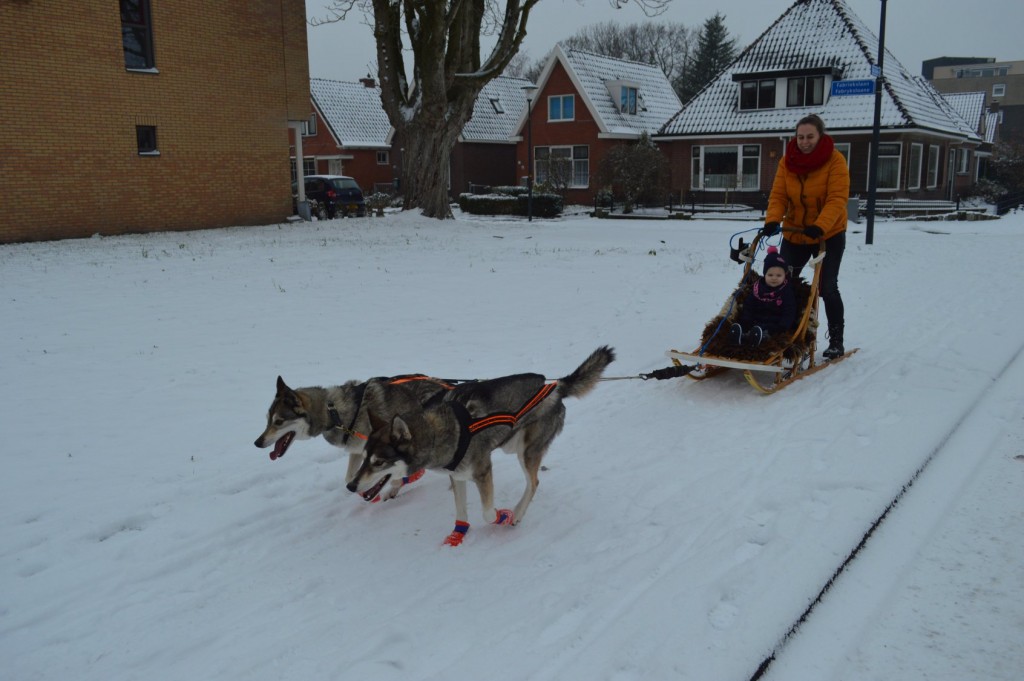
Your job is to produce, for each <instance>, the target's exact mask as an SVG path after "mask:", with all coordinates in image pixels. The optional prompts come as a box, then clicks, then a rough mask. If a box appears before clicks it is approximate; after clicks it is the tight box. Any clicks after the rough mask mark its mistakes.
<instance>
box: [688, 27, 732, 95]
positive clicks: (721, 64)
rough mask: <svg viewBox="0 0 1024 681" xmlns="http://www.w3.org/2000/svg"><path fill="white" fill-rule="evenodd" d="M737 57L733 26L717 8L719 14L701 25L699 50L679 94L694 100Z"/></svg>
mask: <svg viewBox="0 0 1024 681" xmlns="http://www.w3.org/2000/svg"><path fill="white" fill-rule="evenodd" d="M735 58H736V39H735V38H730V37H729V29H727V28H726V27H725V16H724V15H723V14H722V13H721V12H716V13H715V16H713V17H711V18H710V19H708V20H707V21H705V22H704V26H703V27H701V29H700V34H699V35H698V36H697V50H696V51H695V53H694V55H693V59H692V60H691V61H690V63H689V64H687V68H686V70H685V71H684V72H683V76H682V79H681V82H680V84H679V86H678V87H677V88H676V91H677V92H678V93H679V98H680V99H681V100H683V103H684V104H685V103H686V102H688V101H690V99H692V98H693V96H694V95H695V94H697V93H698V92H700V91H701V89H702V88H703V87H704V86H705V85H707V84H708V83H710V82H711V81H712V80H714V78H715V76H717V75H718V74H719V73H721V72H722V69H724V68H725V67H726V66H728V65H729V64H730V63H732V60H733V59H735Z"/></svg>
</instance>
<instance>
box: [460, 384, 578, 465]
mask: <svg viewBox="0 0 1024 681" xmlns="http://www.w3.org/2000/svg"><path fill="white" fill-rule="evenodd" d="M557 385H558V381H552V382H551V383H545V384H544V385H543V386H541V388H540V390H538V391H537V394H536V395H534V396H533V397H531V398H530V399H529V400H527V401H526V403H525V404H523V406H522V407H520V408H519V411H517V412H515V413H512V412H507V411H501V412H496V413H494V414H489V415H488V416H481V417H480V418H478V419H476V420H474V419H473V417H472V416H471V415H470V413H469V410H468V409H466V405H464V404H462V403H461V402H458V401H455V400H452V401H451V402H449V403H448V404H449V405H451V408H452V411H453V412H455V418H456V419H457V420H458V422H459V442H458V445H456V447H455V456H453V457H452V460H451V461H450V462H449V463H448V465H447V466H445V469H447V470H449V471H454V470H455V469H456V468H458V467H459V464H460V463H462V459H463V458H464V457H465V456H466V451H467V450H468V449H469V441H470V440H471V439H472V438H473V436H474V435H476V434H477V433H479V432H480V431H481V430H483V429H485V428H490V427H491V426H510V427H515V425H516V423H517V422H518V421H519V419H521V418H523V416H525V415H526V414H527V413H529V412H530V410H532V409H533V408H534V407H536V406H537V405H538V404H540V403H541V401H542V400H543V399H544V398H545V397H547V396H548V395H550V394H551V391H552V390H554V389H555V387H556V386H557Z"/></svg>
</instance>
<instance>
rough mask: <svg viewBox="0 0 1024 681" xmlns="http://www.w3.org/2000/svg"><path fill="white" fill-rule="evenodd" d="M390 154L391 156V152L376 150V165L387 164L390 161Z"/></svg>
mask: <svg viewBox="0 0 1024 681" xmlns="http://www.w3.org/2000/svg"><path fill="white" fill-rule="evenodd" d="M390 156H391V154H390V153H389V152H387V151H378V152H377V165H379V166H386V165H387V164H389V163H391V160H390Z"/></svg>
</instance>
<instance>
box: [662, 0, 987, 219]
mask: <svg viewBox="0 0 1024 681" xmlns="http://www.w3.org/2000/svg"><path fill="white" fill-rule="evenodd" d="M877 54H878V40H877V38H876V37H875V35H874V34H873V33H872V32H871V29H870V28H868V27H867V26H866V25H865V24H864V22H862V21H861V20H860V19H859V18H858V17H857V16H856V15H854V13H853V12H852V11H851V10H850V8H849V7H848V6H847V5H846V3H845V2H843V1H842V0H797V2H795V3H793V5H792V6H790V8H789V9H788V10H786V12H785V13H784V14H783V15H782V16H781V17H779V18H778V19H777V20H776V21H775V23H773V24H772V25H771V26H770V27H768V29H767V30H766V31H765V32H764V33H763V34H761V36H760V37H759V38H757V40H755V41H754V42H753V43H752V44H751V45H750V46H749V47H747V48H746V49H745V50H743V52H741V53H740V55H739V56H738V57H737V58H736V59H735V60H734V61H733V62H732V64H730V65H729V66H728V67H726V69H725V70H724V71H723V72H722V73H721V74H720V75H719V76H718V77H717V78H716V79H715V80H713V81H712V82H711V83H709V84H708V85H707V86H706V87H705V88H704V89H703V90H702V91H700V92H699V93H698V94H697V95H696V96H694V98H693V99H692V100H690V101H689V102H687V103H686V105H685V106H684V107H683V108H682V110H680V111H679V112H678V113H677V114H676V115H675V116H674V117H672V118H671V120H669V121H668V122H667V123H666V124H665V126H664V127H663V128H662V129H661V131H660V132H659V134H658V135H656V136H655V140H656V141H658V142H659V144H660V145H661V146H662V149H667V150H668V152H669V154H670V159H671V166H672V173H673V178H672V182H673V189H675V190H676V191H679V192H681V193H683V194H687V193H690V192H695V193H698V194H700V195H701V197H702V199H703V200H704V201H707V202H710V201H712V200H713V198H714V197H716V196H718V197H724V196H725V195H726V193H728V195H729V197H730V202H733V201H736V202H742V203H748V204H750V205H759V204H761V203H762V202H763V200H764V195H765V194H767V192H769V191H770V189H771V185H772V181H773V179H774V177H775V170H776V168H777V167H778V163H779V159H780V157H781V155H782V154H783V152H784V149H785V145H786V142H787V141H788V139H789V137H790V136H791V135H792V134H793V129H794V127H795V125H796V122H797V121H798V120H799V119H800V118H801V117H803V116H805V115H807V114H810V113H816V114H819V115H821V117H822V118H823V119H824V120H825V123H826V125H827V126H828V129H829V133H830V134H831V135H832V137H833V138H834V140H835V143H836V148H837V149H839V151H841V152H842V153H843V154H844V155H845V156H846V159H847V163H848V165H849V167H850V178H851V188H850V193H851V196H855V195H860V196H862V197H866V196H867V192H868V162H869V158H870V144H871V132H872V127H873V119H874V99H875V98H874V77H873V75H872V68H873V67H874V66H875V65H876V57H877ZM881 77H882V84H883V97H882V112H881V140H880V143H879V149H878V152H879V153H878V183H877V188H878V197H879V199H881V200H888V199H894V198H913V199H918V200H921V199H925V200H934V199H946V200H949V199H953V198H955V196H956V194H957V192H958V191H959V190H960V188H961V187H962V186H964V184H965V183H966V182H967V179H968V178H969V177H973V174H972V173H973V171H972V170H971V169H972V168H974V167H975V165H974V164H976V163H977V157H976V153H975V152H976V150H977V148H978V147H979V146H980V145H981V143H982V139H981V137H980V136H979V135H978V133H977V123H976V122H975V123H974V124H969V123H967V122H965V121H964V120H963V118H962V117H961V116H960V115H959V114H957V113H956V111H954V110H953V108H952V107H951V106H950V105H949V104H948V103H947V102H946V100H944V99H943V98H942V96H941V95H939V93H938V92H936V91H935V89H934V88H932V87H931V86H930V85H929V84H928V83H927V81H925V80H924V79H923V78H921V77H918V76H913V75H911V74H910V73H909V72H908V71H907V70H906V69H905V68H904V67H903V66H902V65H900V63H899V62H898V61H897V60H896V58H895V57H893V55H892V54H890V53H888V52H887V53H886V55H885V62H884V73H883V74H882V76H881ZM864 86H867V87H866V88H865V87H864ZM844 88H849V90H846V91H848V92H849V91H852V92H854V93H861V92H863V94H852V95H849V96H844V95H843V92H844ZM961 180H963V183H962V182H961Z"/></svg>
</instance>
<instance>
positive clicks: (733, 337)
mask: <svg viewBox="0 0 1024 681" xmlns="http://www.w3.org/2000/svg"><path fill="white" fill-rule="evenodd" d="M729 340H730V341H731V342H732V344H733V345H739V344H740V343H742V342H743V327H742V326H740V325H739V324H733V325H732V326H730V327H729Z"/></svg>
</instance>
